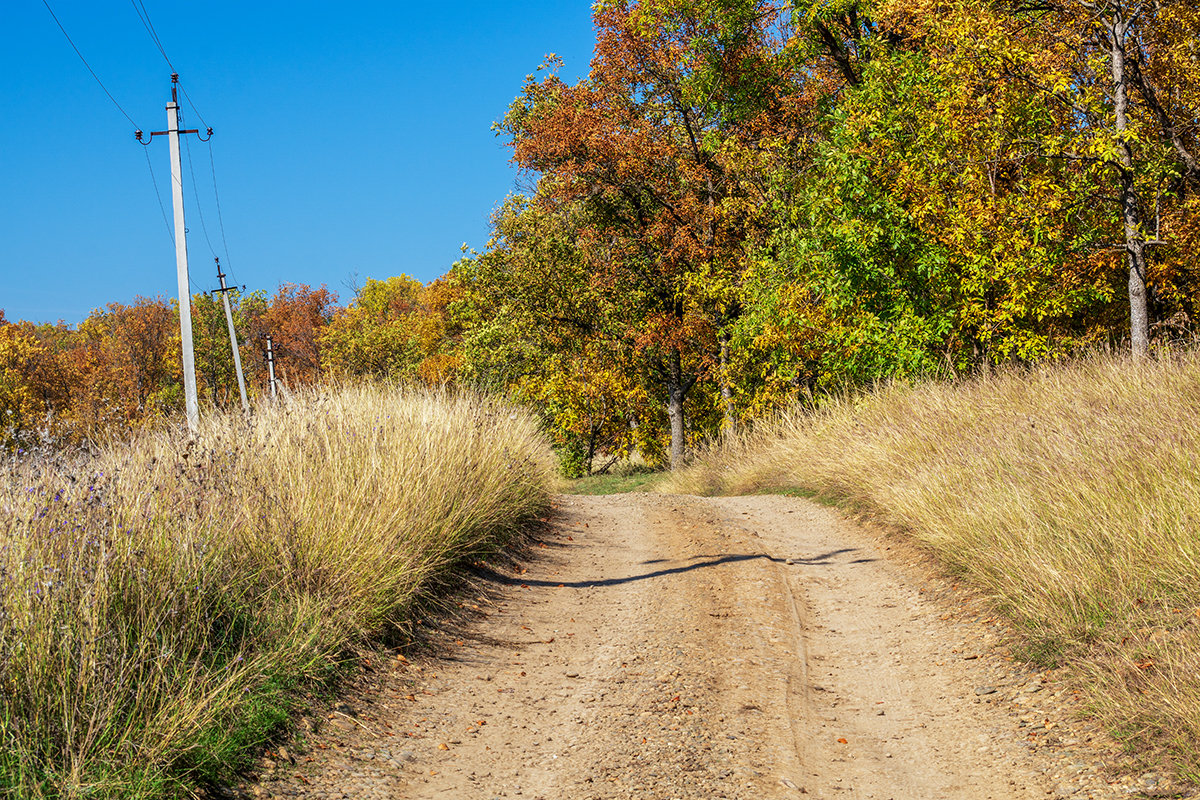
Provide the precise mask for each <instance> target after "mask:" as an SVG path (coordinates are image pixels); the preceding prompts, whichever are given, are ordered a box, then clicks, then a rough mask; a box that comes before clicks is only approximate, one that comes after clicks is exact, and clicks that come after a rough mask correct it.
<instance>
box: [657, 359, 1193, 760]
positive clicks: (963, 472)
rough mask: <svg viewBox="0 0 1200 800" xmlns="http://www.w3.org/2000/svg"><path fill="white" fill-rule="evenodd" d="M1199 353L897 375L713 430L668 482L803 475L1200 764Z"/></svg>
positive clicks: (1127, 719)
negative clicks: (889, 381)
mask: <svg viewBox="0 0 1200 800" xmlns="http://www.w3.org/2000/svg"><path fill="white" fill-rule="evenodd" d="M1198 419H1200V354H1197V353H1195V352H1192V353H1186V354H1177V355H1164V356H1163V357H1161V358H1160V359H1159V360H1156V361H1146V362H1142V363H1137V362H1133V361H1131V360H1129V359H1125V358H1111V357H1095V358H1091V359H1087V360H1083V361H1081V362H1078V363H1072V364H1065V365H1064V364H1054V365H1047V366H1044V367H1041V368H1038V369H1035V370H1032V371H1027V372H1017V371H1012V372H1007V373H1001V374H999V375H996V376H992V377H985V378H979V379H976V380H971V381H966V382H960V383H930V384H924V385H919V386H905V385H893V386H887V387H883V388H880V389H879V390H878V391H876V392H874V393H872V394H870V395H867V396H864V397H859V398H854V399H849V398H847V399H841V400H835V401H832V402H830V403H829V404H828V405H827V406H826V407H825V408H823V409H822V410H820V411H819V412H816V413H810V414H800V413H797V414H794V415H791V416H786V417H783V418H781V419H779V420H777V421H776V422H775V423H773V424H771V425H764V426H760V427H759V428H758V429H757V430H756V431H754V432H753V433H751V434H749V435H747V436H745V437H743V438H740V439H731V440H727V441H723V442H719V443H717V444H715V445H713V446H712V447H711V448H710V449H709V450H708V451H707V452H705V453H703V454H702V455H700V456H699V457H698V458H697V460H696V462H695V464H694V466H692V467H691V468H689V469H686V470H683V471H681V472H679V473H677V474H675V475H674V476H672V478H671V479H670V480H669V481H668V482H667V483H666V484H665V485H664V486H663V487H662V488H663V490H665V491H675V492H686V493H694V494H718V493H731V494H742V493H753V492H761V491H782V490H799V491H803V492H809V493H813V494H814V495H815V496H816V497H817V498H819V499H823V500H826V501H831V502H836V503H838V504H839V505H841V506H843V507H847V508H850V509H854V510H857V511H859V512H861V513H865V514H868V515H870V516H871V517H873V518H874V519H876V520H879V521H881V522H883V523H885V524H887V525H890V526H892V527H894V528H897V529H900V530H903V531H906V532H907V533H909V534H910V535H911V536H912V537H913V538H914V539H916V540H918V541H919V542H921V543H923V544H924V545H925V546H926V547H927V548H928V549H930V550H931V551H932V552H933V553H934V554H936V556H937V557H938V558H939V559H940V560H941V562H942V563H944V564H945V565H947V566H948V568H949V569H950V570H952V571H953V572H954V573H956V574H958V575H961V576H964V577H965V578H967V579H969V580H970V581H971V582H973V583H974V584H975V585H976V586H978V587H980V588H982V589H983V590H984V591H986V592H987V593H989V594H990V595H991V596H992V597H993V598H994V600H995V602H996V604H997V605H998V606H999V607H1000V608H1001V609H1002V610H1003V611H1004V612H1006V613H1007V614H1008V615H1009V616H1010V618H1011V619H1012V620H1013V621H1014V623H1015V626H1016V629H1017V630H1018V631H1020V632H1021V635H1022V636H1023V637H1024V642H1023V644H1022V649H1021V652H1022V654H1023V655H1024V656H1025V657H1027V658H1029V659H1031V660H1033V661H1035V662H1037V663H1041V664H1057V663H1064V662H1065V663H1069V664H1070V665H1071V666H1072V668H1074V669H1077V670H1078V672H1079V674H1080V675H1081V676H1083V677H1084V678H1085V680H1086V681H1088V682H1089V683H1090V685H1091V687H1092V689H1093V691H1092V692H1091V696H1092V698H1093V701H1094V710H1095V711H1096V713H1097V714H1099V715H1100V716H1101V717H1102V718H1103V719H1104V720H1105V721H1107V722H1108V724H1109V725H1110V726H1111V728H1112V729H1113V730H1117V731H1120V732H1121V733H1122V735H1123V736H1124V737H1125V738H1126V740H1127V741H1128V742H1129V743H1130V746H1131V747H1132V748H1135V749H1139V750H1142V751H1144V752H1151V751H1153V752H1156V753H1158V754H1159V755H1160V756H1162V755H1166V756H1167V757H1169V758H1170V759H1173V760H1174V762H1175V764H1176V766H1177V767H1178V768H1179V769H1180V770H1181V772H1182V773H1183V774H1185V775H1196V774H1200V749H1198V747H1197V744H1196V743H1197V742H1200V426H1197V424H1196V422H1197V420H1198Z"/></svg>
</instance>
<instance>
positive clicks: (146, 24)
mask: <svg viewBox="0 0 1200 800" xmlns="http://www.w3.org/2000/svg"><path fill="white" fill-rule="evenodd" d="M129 2H130V3H132V4H133V10H134V13H136V14H137V15H138V19H140V20H141V21H142V27H143V28H145V29H146V33H148V34H150V41H152V42H154V46H155V47H157V48H158V52H160V53H162V57H163V61H166V62H167V66H168V67H170V68H171V72H178V71H179V70H177V69H175V65H174V64H172V63H171V58H170V56H168V55H167V51H166V48H164V47H163V45H162V39H159V38H158V31H156V30H154V23H153V22H151V21H150V12H149V11H147V10H146V4H145V3H143V2H141V0H129ZM138 6H141V8H139V7H138Z"/></svg>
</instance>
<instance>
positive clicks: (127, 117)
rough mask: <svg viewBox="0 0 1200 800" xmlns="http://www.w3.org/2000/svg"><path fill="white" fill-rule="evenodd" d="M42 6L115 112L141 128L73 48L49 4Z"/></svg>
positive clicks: (77, 49) (73, 45)
mask: <svg viewBox="0 0 1200 800" xmlns="http://www.w3.org/2000/svg"><path fill="white" fill-rule="evenodd" d="M42 5H44V6H45V7H46V10H47V11H49V12H50V17H51V18H52V19H53V20H54V24H55V25H57V26H58V29H59V30H60V31H62V35H63V36H65V37H66V39H67V43H68V44H70V45H71V49H72V50H74V51H75V55H77V56H79V60H80V61H82V62H83V65H84V66H85V67H87V71H88V72H90V73H91V74H92V77H93V78H95V79H96V83H98V84H99V85H100V88H101V89H103V90H104V93H105V94H106V95H108V99H109V100H111V101H112V103H113V105H114V106H116V107H117V110H118V111H120V112H121V114H122V115H123V116H124V117H125V119H127V120H129V124H130V125H132V126H133V127H134V128H140V127H141V126H140V125H138V124H137V123H136V122H134V121H133V117H131V116H129V114H128V112H126V111H125V109H124V108H122V107H121V104H120V103H118V102H117V98H115V97H113V94H112V92H110V91H109V90H108V87H107V86H105V85H104V81H102V80H100V76H99V75H97V74H96V70H94V69H92V65H91V64H89V63H88V61H87V59H86V58H84V57H83V53H81V52H80V51H79V48H78V47H76V46H75V42H74V41H73V40H72V39H71V35H70V34H69V33H67V29H66V28H64V27H63V24H62V23H61V22H59V21H58V15H57V14H55V13H54V9H53V8H51V7H50V3H48V2H47V0H42Z"/></svg>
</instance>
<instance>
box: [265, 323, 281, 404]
mask: <svg viewBox="0 0 1200 800" xmlns="http://www.w3.org/2000/svg"><path fill="white" fill-rule="evenodd" d="M267 376H268V378H269V380H270V382H271V399H272V400H276V399H278V398H279V390H278V388H277V387H276V385H275V350H274V348H273V347H272V346H271V335H270V334H267Z"/></svg>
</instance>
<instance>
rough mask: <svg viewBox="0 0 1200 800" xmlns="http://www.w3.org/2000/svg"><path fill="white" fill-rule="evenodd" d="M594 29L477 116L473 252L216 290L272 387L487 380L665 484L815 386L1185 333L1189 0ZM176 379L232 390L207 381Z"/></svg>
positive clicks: (1192, 204)
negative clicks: (710, 443) (481, 221)
mask: <svg viewBox="0 0 1200 800" xmlns="http://www.w3.org/2000/svg"><path fill="white" fill-rule="evenodd" d="M594 17H595V28H596V36H597V41H596V48H595V55H594V58H593V61H592V64H591V70H590V72H589V74H588V76H587V77H585V78H583V79H582V80H580V81H577V82H575V83H567V82H565V81H563V80H562V79H561V78H560V77H559V76H558V74H557V69H558V67H559V66H560V65H559V62H558V60H557V59H556V58H554V57H553V56H551V57H548V59H547V61H546V62H545V63H544V64H543V65H542V67H541V68H539V70H538V74H536V75H531V76H529V78H528V79H527V80H526V81H525V84H524V85H523V87H522V88H521V90H520V93H519V95H518V96H517V97H516V99H515V100H514V102H513V104H512V106H511V107H510V109H509V111H508V113H507V114H506V115H505V116H504V118H503V119H501V120H499V121H498V122H497V123H496V130H497V133H498V134H499V135H501V136H503V137H504V138H505V139H506V141H507V142H508V144H509V146H510V147H511V152H512V157H513V161H514V163H515V164H517V165H518V166H519V167H520V168H521V169H522V170H523V171H524V172H525V174H526V175H527V176H528V177H529V178H530V181H529V183H530V185H531V189H530V191H529V192H528V193H527V194H525V195H513V196H510V197H509V198H507V199H506V200H505V201H504V203H503V204H502V205H501V206H500V207H499V208H498V209H497V210H496V212H495V213H494V215H493V235H492V239H491V241H490V242H489V244H488V246H487V247H486V248H485V251H484V252H483V253H471V254H469V255H468V256H467V257H465V258H463V259H462V260H460V261H459V262H457V263H456V264H454V265H453V266H452V267H451V268H450V270H449V271H448V272H447V274H446V275H444V276H443V277H442V278H439V279H438V280H436V281H434V282H432V283H430V284H428V285H422V284H420V283H419V282H417V281H414V280H412V279H411V278H407V277H405V276H401V277H396V278H389V279H387V280H381V281H374V280H368V281H367V284H366V285H365V286H363V287H362V288H361V289H359V290H358V291H357V292H356V296H355V297H354V298H353V299H352V300H351V302H350V303H349V304H348V305H347V306H345V307H344V308H338V307H337V306H336V300H335V299H334V298H333V297H332V296H331V295H328V296H326V297H325V298H324V299H323V300H322V301H321V302H319V303H315V304H312V298H311V294H312V293H313V292H314V290H311V289H309V288H308V287H304V289H303V291H300V290H299V289H296V291H297V292H298V294H297V295H296V296H295V297H294V298H292V300H289V301H287V302H283V301H279V302H278V310H277V311H272V309H276V308H277V301H278V300H279V298H278V296H277V297H276V298H272V299H271V300H269V301H268V299H267V298H266V296H265V295H252V296H247V297H246V298H240V299H239V300H240V302H239V304H238V305H239V309H240V312H239V313H242V314H243V317H244V320H245V324H246V325H247V326H248V327H247V328H246V329H245V331H247V332H250V333H252V332H253V331H254V330H256V329H255V328H254V326H255V325H256V324H260V323H259V322H255V320H259V321H261V320H265V319H267V318H268V315H269V314H271V313H274V314H275V316H274V317H271V318H270V324H271V325H272V326H281V327H286V326H288V325H294V326H296V327H295V331H294V333H293V334H291V335H294V337H295V342H296V344H295V345H291V344H288V345H286V347H289V348H290V347H293V346H294V347H295V352H294V356H293V357H294V358H295V366H290V365H289V368H290V369H292V370H294V371H295V375H294V377H293V380H295V381H297V382H301V383H303V382H309V381H316V380H319V379H321V378H322V377H323V376H330V375H376V376H386V377H391V378H397V379H405V380H414V381H420V382H424V383H430V384H464V385H471V386H477V387H482V388H485V389H490V390H499V391H505V392H509V393H511V394H512V395H513V396H515V397H516V398H518V399H519V400H521V401H523V402H526V403H529V404H531V405H533V406H534V407H536V408H537V409H539V411H540V412H541V413H542V414H543V416H544V418H545V419H546V421H547V427H548V430H549V431H550V432H551V434H552V435H553V437H554V439H555V442H556V444H557V445H558V446H559V448H560V451H561V452H562V453H563V454H564V459H565V462H566V463H567V465H568V468H569V469H570V470H574V471H578V472H584V471H590V470H592V469H595V468H597V467H603V466H604V465H605V464H606V463H609V462H610V461H611V459H612V458H617V457H621V456H625V455H629V454H631V453H633V452H635V451H636V452H638V453H640V454H641V455H642V456H643V457H645V458H646V459H647V460H649V461H651V462H654V463H664V464H671V465H678V464H680V463H682V462H683V461H684V460H686V457H687V452H688V448H689V446H690V445H692V444H694V443H695V442H696V441H698V440H700V439H703V438H706V437H710V436H713V435H716V434H718V433H720V432H722V431H733V430H736V429H737V428H738V427H739V426H741V425H744V424H747V423H749V422H752V421H753V420H755V419H758V418H761V417H763V416H765V415H768V414H770V413H772V412H773V411H775V410H777V409H779V408H782V407H784V406H787V405H789V404H794V403H797V402H813V398H814V397H817V396H819V395H820V394H821V393H823V392H827V391H831V390H839V389H843V388H853V387H859V386H865V385H870V384H872V383H873V382H875V381H878V380H881V379H887V378H891V377H908V376H918V375H938V374H943V375H944V374H949V375H960V374H971V373H975V372H980V371H985V370H987V369H990V368H991V367H993V366H996V365H1002V364H1008V363H1030V362H1034V361H1037V360H1040V359H1046V358H1057V357H1061V356H1064V355H1069V354H1072V353H1076V352H1080V351H1081V350H1084V349H1086V348H1090V347H1094V346H1096V345H1099V344H1108V345H1113V346H1117V345H1119V346H1123V347H1127V348H1129V349H1130V350H1131V351H1132V352H1133V353H1134V354H1135V355H1136V356H1138V357H1144V356H1145V355H1146V354H1147V353H1148V352H1149V351H1150V349H1151V348H1152V347H1153V346H1154V345H1155V343H1166V342H1170V341H1175V340H1180V339H1188V338H1190V337H1191V336H1192V331H1193V320H1194V319H1195V317H1196V313H1197V308H1196V304H1197V298H1198V297H1200V294H1198V290H1200V259H1198V258H1197V256H1198V255H1200V191H1198V190H1200V7H1196V6H1194V5H1193V4H1192V3H1190V2H1189V0H1153V2H1126V0H954V1H953V2H946V1H945V0H792V1H791V2H788V3H782V4H781V3H778V2H768V1H767V0H636V1H635V0H600V2H597V3H596V4H595V5H594ZM315 291H317V292H320V291H324V289H322V290H315ZM293 300H294V303H293ZM155 302H158V304H159V307H158V309H157V311H155V312H154V313H155V314H158V315H160V316H161V315H162V313H163V311H164V309H166V310H169V308H167V306H165V305H164V304H163V303H161V302H159V301H155ZM194 302H196V303H199V302H200V301H198V300H195V301H194ZM306 302H307V303H310V305H309V306H305V303H306ZM284 309H287V310H284ZM302 309H308V310H307V311H304V312H303V313H301V310H302ZM118 311H119V309H113V310H112V311H111V312H105V313H109V314H110V316H112V317H113V318H114V319H115V318H116V317H119V314H118ZM122 313H123V312H122ZM139 313H142V312H139ZM144 313H146V314H150V312H149V311H146V312H144ZM306 314H307V316H305V315H306ZM102 316H103V315H102ZM296 320H300V321H299V322H297V321H296ZM11 327H12V326H0V370H3V369H5V367H4V366H3V365H4V364H5V363H8V362H7V361H5V360H4V359H6V358H7V357H6V356H4V355H3V353H4V352H6V351H5V350H4V349H3V347H4V344H3V342H4V340H5V333H4V331H5V330H7V329H8V328H11ZM83 327H84V325H81V326H80V329H82V328H83ZM99 327H103V326H99ZM118 327H120V326H118ZM28 333H29V335H31V336H33V337H34V338H35V339H36V340H37V341H39V342H41V343H42V345H43V346H45V347H46V348H48V349H49V350H50V351H52V352H53V353H56V354H58V355H57V356H56V357H65V356H63V354H66V353H73V352H76V351H78V350H80V347H81V345H79V344H78V342H79V337H80V336H81V334H79V333H78V332H70V333H69V335H68V333H62V334H61V335H60V339H61V341H60V340H56V339H55V336H54V335H52V333H53V332H52V331H50V330H41V329H38V330H33V331H28ZM105 335H107V334H105ZM121 335H123V334H121ZM176 335H177V334H176ZM198 335H199V334H198ZM72 337H74V338H72ZM215 338H216V339H220V336H215ZM101 339H103V336H101ZM112 339H113V342H116V344H113V345H112V346H111V347H112V348H114V349H113V352H123V351H121V350H120V348H121V346H122V345H120V344H119V339H120V336H119V335H118V334H116V333H113V334H112ZM105 341H107V340H105ZM282 341H287V339H286V337H284V338H283V339H282ZM301 342H303V343H304V344H300V343H301ZM212 347H213V348H214V349H213V350H212V352H214V353H216V352H217V351H218V350H217V349H218V348H219V344H216V343H215V342H214V344H213V345H212ZM225 349H226V350H227V349H228V343H227V342H226V344H225ZM199 351H200V348H199V346H198V353H199ZM81 352H92V351H88V350H86V348H84V350H83V351H81ZM71 358H77V356H71ZM122 358H124V357H123V356H117V355H114V356H111V363H112V364H120V365H124V366H121V367H120V369H126V370H131V369H135V367H136V365H134V364H133V362H132V361H130V360H129V359H126V360H125V361H122V360H121V359H122ZM164 358H166V357H165V356H164ZM200 360H201V356H198V362H199V361H200ZM250 361H253V359H250ZM40 363H41V362H39V361H38V360H37V359H35V358H31V359H30V360H29V361H28V364H29V367H28V371H31V372H36V371H37V369H40V367H38V366H37V364H40ZM162 363H163V364H167V363H169V362H168V361H165V360H164V361H162ZM214 364H215V362H214ZM301 365H303V366H301ZM78 369H82V367H78ZM136 369H141V367H136ZM144 371H145V372H146V375H148V376H149V375H151V374H152V370H150V369H149V367H147V368H146V370H144ZM3 374H7V373H3ZM79 374H81V375H90V374H91V373H88V372H87V371H86V370H84V371H82V372H80V373H79ZM130 374H134V373H130ZM136 374H138V375H141V374H142V373H141V372H137V373H136ZM0 380H7V379H6V378H4V379H0ZM131 380H132V379H131V378H128V377H126V378H122V379H121V380H120V381H118V380H117V379H115V378H113V379H111V381H110V382H111V384H112V386H113V387H118V388H119V391H118V388H113V389H111V390H110V394H109V395H104V393H103V392H99V391H92V390H90V389H89V390H83V389H78V388H76V389H74V390H73V391H75V392H76V395H72V396H87V397H101V396H104V397H109V396H117V395H118V394H119V395H120V397H121V400H120V408H121V409H122V410H123V413H126V414H127V415H128V414H129V409H131V408H134V407H137V408H139V409H140V408H141V406H142V405H145V404H146V402H147V400H145V399H139V398H143V395H142V393H143V388H144V387H142V385H141V384H139V383H137V381H134V382H133V384H130V381H131ZM148 380H149V378H148ZM121 381H124V382H121ZM255 381H259V382H261V376H258V377H256V378H255ZM152 382H153V381H152V380H151V383H152ZM84 383H86V381H85V382H84ZM160 384H161V385H160ZM5 385H7V384H2V383H0V392H2V391H7V390H5V389H3V388H2V387H3V386H5ZM155 385H156V386H159V389H156V391H162V392H165V394H163V395H162V399H163V400H164V401H165V402H166V403H167V405H170V403H174V402H177V400H176V398H175V396H174V395H171V393H170V392H171V391H175V390H169V381H168V382H167V383H162V381H161V380H160V383H159V384H155ZM202 385H206V386H208V385H211V386H212V387H214V388H212V389H211V390H209V391H210V398H211V400H212V401H213V402H217V403H225V402H227V401H228V388H227V387H228V385H229V384H228V382H227V381H225V374H224V373H223V372H221V371H220V370H219V369H217V368H216V366H214V367H213V369H212V373H211V380H209V379H208V378H202ZM259 385H261V384H259ZM219 386H223V387H226V388H224V389H218V388H215V387H219ZM131 387H132V388H131ZM163 387H168V388H163ZM106 391H108V390H106ZM87 392H92V393H91V394H90V395H89V394H87ZM222 392H224V394H222ZM114 393H115V394H114ZM150 396H154V397H157V395H153V392H152V393H151V395H146V397H147V398H148V397H150ZM135 401H136V402H135ZM0 402H3V401H2V400H0ZM88 402H91V403H93V404H94V402H95V401H93V400H88ZM156 402H157V401H156ZM139 403H140V404H141V405H139ZM151 405H153V403H151ZM34 406H35V407H36V403H35V404H34ZM89 413H90V412H89ZM139 413H141V412H140V411H139Z"/></svg>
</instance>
